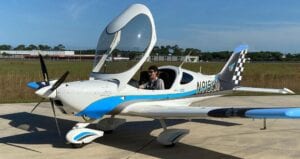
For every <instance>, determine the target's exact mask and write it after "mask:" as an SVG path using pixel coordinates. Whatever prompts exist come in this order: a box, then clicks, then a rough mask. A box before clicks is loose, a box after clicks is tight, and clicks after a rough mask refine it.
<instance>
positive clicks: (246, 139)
mask: <svg viewBox="0 0 300 159" xmlns="http://www.w3.org/2000/svg"><path fill="white" fill-rule="evenodd" d="M193 105H195V106H232V107H237V106H255V107H261V106H284V107H293V106H299V107H300V96H298V95H291V96H259V97H255V96H250V97H220V98H216V99H210V100H206V101H202V102H201V103H194V104H193ZM33 106H34V103H26V104H22V103H19V104H1V105H0V158H1V159H10V158H12V159H16V158H30V159H34V158H44V159H46V158H59V159H62V158H68V159H70V158H72V159H75V158H89V159H91V158H136V159H139V158H170V159H171V158H172V159H176V158H189V159H193V158H197V159H198V158H255V159H256V158H272V159H274V158H300V120H267V130H260V128H262V124H263V122H262V120H252V119H213V118H206V119H198V120H192V121H187V120H168V121H167V125H169V128H183V129H190V133H189V134H188V135H187V136H185V137H184V138H183V139H182V140H181V141H180V142H179V143H178V144H176V146H175V147H164V146H161V145H160V144H159V143H158V142H157V141H156V137H157V136H158V134H159V133H160V132H161V131H162V129H161V127H160V124H159V122H158V121H157V120H152V119H146V118H139V117H122V118H126V120H127V123H125V124H123V125H122V126H120V127H119V128H117V129H116V130H115V131H114V132H113V133H112V134H105V135H104V136H103V137H102V138H99V139H97V140H96V141H95V142H93V143H91V144H89V145H86V146H84V147H83V148H80V149H74V148H71V146H70V145H66V144H65V139H64V136H63V137H59V136H58V134H57V132H56V127H55V122H54V120H53V118H52V111H51V109H50V105H49V103H43V104H42V105H41V107H38V108H37V109H36V111H35V112H34V114H30V113H29V112H30V110H31V109H32V107H33ZM57 116H58V119H59V124H60V127H61V131H62V134H66V133H67V131H68V130H70V129H71V128H72V126H73V125H75V124H76V123H77V122H78V121H82V120H81V118H78V117H74V116H66V115H63V114H61V113H59V112H57ZM93 127H95V126H94V125H91V128H93Z"/></svg>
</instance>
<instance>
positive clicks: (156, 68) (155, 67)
mask: <svg viewBox="0 0 300 159" xmlns="http://www.w3.org/2000/svg"><path fill="white" fill-rule="evenodd" d="M148 70H153V71H154V72H158V67H157V66H155V65H152V66H150V67H149V68H148Z"/></svg>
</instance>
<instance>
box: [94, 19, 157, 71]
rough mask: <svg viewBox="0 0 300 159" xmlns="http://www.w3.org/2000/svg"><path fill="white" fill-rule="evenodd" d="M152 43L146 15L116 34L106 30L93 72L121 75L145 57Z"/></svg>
mask: <svg viewBox="0 0 300 159" xmlns="http://www.w3.org/2000/svg"><path fill="white" fill-rule="evenodd" d="M150 41H151V24H150V20H149V18H148V17H147V16H146V15H144V14H140V15H137V16H136V17H134V18H133V19H131V20H130V21H129V22H128V23H127V24H126V25H125V26H124V27H123V28H122V29H120V30H118V31H116V32H114V33H108V31H107V29H105V30H104V31H103V32H102V34H101V36H100V39H99V41H98V45H97V49H96V56H95V60H94V70H93V72H101V73H121V72H124V71H126V70H128V69H130V68H131V67H132V66H134V65H135V64H136V63H137V62H138V61H139V60H141V58H142V57H143V56H144V54H145V51H146V49H147V48H148V46H149V44H150Z"/></svg>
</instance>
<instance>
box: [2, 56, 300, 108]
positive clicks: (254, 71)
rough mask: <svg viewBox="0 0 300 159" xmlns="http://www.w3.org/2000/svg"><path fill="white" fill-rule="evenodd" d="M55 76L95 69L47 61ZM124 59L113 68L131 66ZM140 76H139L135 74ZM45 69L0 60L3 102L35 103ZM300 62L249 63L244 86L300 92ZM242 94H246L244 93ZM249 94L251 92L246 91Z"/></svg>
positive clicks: (208, 68)
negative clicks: (35, 83) (33, 87)
mask: <svg viewBox="0 0 300 159" xmlns="http://www.w3.org/2000/svg"><path fill="white" fill-rule="evenodd" d="M153 64H155V65H158V66H160V65H175V66H178V65H179V64H180V63H178V62H159V63H145V65H144V66H143V68H142V69H144V70H145V69H147V67H148V66H150V65H153ZM46 65H47V68H48V72H49V76H50V78H51V79H57V78H59V77H60V76H61V75H62V74H63V73H64V72H65V71H66V70H69V71H70V75H69V76H68V78H67V81H76V80H87V79H88V77H89V73H90V72H91V70H92V61H82V62H79V61H76V62H75V61H47V60H46ZM223 65H224V63H186V64H185V65H184V68H187V69H190V70H193V71H197V72H199V70H200V67H201V72H202V73H204V74H215V73H217V72H219V71H220V70H221V68H222V67H223ZM128 66H129V65H128V63H124V62H123V63H122V62H120V63H119V64H118V65H116V66H114V68H113V69H120V68H126V67H128ZM135 77H137V75H136V76H135ZM41 80H42V75H41V69H40V64H39V61H38V60H33V61H27V60H0V103H11V102H35V101H38V100H39V97H37V96H36V95H35V94H34V91H33V90H31V89H29V88H27V86H26V84H27V82H29V81H41ZM298 81H300V63H249V64H246V66H245V72H244V75H243V80H242V85H243V86H253V87H269V88H283V87H287V88H290V89H292V90H293V91H295V92H297V93H300V84H299V83H298ZM239 95H245V93H240V94H239ZM246 95H248V94H247V93H246Z"/></svg>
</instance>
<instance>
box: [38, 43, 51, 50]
mask: <svg viewBox="0 0 300 159" xmlns="http://www.w3.org/2000/svg"><path fill="white" fill-rule="evenodd" d="M38 49H39V50H51V47H50V46H48V45H42V44H40V45H38Z"/></svg>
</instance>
